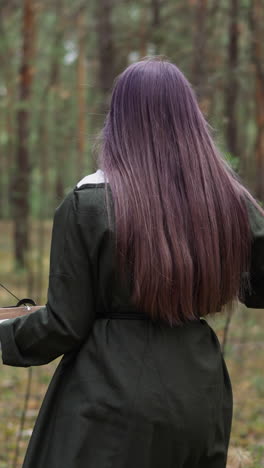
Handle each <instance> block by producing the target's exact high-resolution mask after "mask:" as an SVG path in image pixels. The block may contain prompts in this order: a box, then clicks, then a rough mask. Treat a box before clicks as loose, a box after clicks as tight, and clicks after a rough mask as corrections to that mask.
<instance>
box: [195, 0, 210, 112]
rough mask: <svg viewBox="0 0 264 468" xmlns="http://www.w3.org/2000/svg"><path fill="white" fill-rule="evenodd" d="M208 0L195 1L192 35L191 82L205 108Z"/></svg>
mask: <svg viewBox="0 0 264 468" xmlns="http://www.w3.org/2000/svg"><path fill="white" fill-rule="evenodd" d="M207 2H208V0H196V1H195V6H194V7H195V12H194V13H195V20H194V21H195V25H194V35H193V51H194V53H193V64H192V83H193V85H194V87H195V90H196V92H197V97H198V99H199V103H200V106H201V108H202V110H205V109H206V108H207V106H208V104H207V99H206V86H205V84H206V81H207V80H206V69H205V66H206V62H207V60H206V57H207V9H208V5H207Z"/></svg>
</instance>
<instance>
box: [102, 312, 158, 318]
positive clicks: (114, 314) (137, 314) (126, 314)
mask: <svg viewBox="0 0 264 468" xmlns="http://www.w3.org/2000/svg"><path fill="white" fill-rule="evenodd" d="M96 318H97V319H131V320H151V318H150V317H149V316H147V315H146V314H144V313H143V312H126V311H124V312H108V313H105V314H98V315H97V317H96Z"/></svg>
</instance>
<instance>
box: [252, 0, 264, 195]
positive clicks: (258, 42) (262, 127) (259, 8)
mask: <svg viewBox="0 0 264 468" xmlns="http://www.w3.org/2000/svg"><path fill="white" fill-rule="evenodd" d="M263 20H264V12H263V2H262V0H252V3H251V11H250V24H251V34H252V36H251V37H252V61H253V63H254V66H255V113H256V127H257V136H256V143H255V152H256V195H257V197H258V198H259V199H260V200H263V201H264V47H263V42H264V28H263Z"/></svg>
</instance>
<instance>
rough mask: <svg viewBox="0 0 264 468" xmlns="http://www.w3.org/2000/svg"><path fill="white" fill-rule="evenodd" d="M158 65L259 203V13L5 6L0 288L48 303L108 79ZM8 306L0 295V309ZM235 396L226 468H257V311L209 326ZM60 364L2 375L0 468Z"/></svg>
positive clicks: (19, 445) (150, 6)
mask: <svg viewBox="0 0 264 468" xmlns="http://www.w3.org/2000/svg"><path fill="white" fill-rule="evenodd" d="M153 55H162V56H164V57H167V58H168V59H169V60H170V61H172V62H173V63H175V64H176V65H178V66H179V68H180V69H181V70H182V71H183V72H184V73H185V75H186V76H187V78H188V79H189V80H190V82H191V83H192V85H193V88H194V90H195V92H196V94H197V97H198V99H199V103H200V106H201V109H202V111H203V112H204V114H205V116H206V118H207V120H208V121H209V123H210V125H211V126H212V127H213V132H214V137H215V141H216V143H217V144H218V146H219V147H220V148H221V150H222V152H223V155H224V156H225V157H226V158H227V159H228V161H229V162H230V164H231V165H232V166H233V167H234V168H235V170H236V171H237V172H238V174H239V176H240V177H241V179H242V180H243V182H244V183H245V184H246V186H247V187H248V188H249V189H250V191H251V192H252V193H253V194H254V195H255V196H256V197H257V198H258V200H259V202H260V203H261V202H264V0H122V1H121V0H86V1H84V0H74V1H72V0H45V2H43V1H40V0H0V60H1V67H0V256H1V261H0V281H1V283H4V285H5V286H6V287H8V288H9V289H10V290H12V292H14V294H15V295H16V296H18V297H19V298H22V297H32V298H33V299H34V300H35V301H36V302H37V303H38V304H41V303H45V301H46V294H47V281H48V269H49V252H50V239H51V228H52V218H53V215H54V211H55V208H56V207H57V206H58V204H59V203H60V201H61V200H62V199H63V198H64V196H65V195H66V193H67V192H68V191H69V190H70V189H71V188H73V187H74V186H75V184H76V183H77V182H78V181H79V180H80V179H81V178H82V177H83V176H84V175H86V174H89V173H92V172H94V171H95V170H96V168H97V167H96V138H97V135H98V132H99V131H100V129H101V127H102V125H103V122H104V118H105V115H106V112H107V109H108V105H109V99H110V95H111V89H112V86H113V81H114V78H115V77H116V76H117V75H118V74H119V73H120V72H121V71H122V70H123V69H124V68H126V66H127V65H128V64H130V63H132V62H134V61H137V60H140V59H141V58H143V57H146V56H153ZM15 303H16V299H12V297H11V296H10V295H9V294H8V293H7V291H5V290H4V289H1V290H0V305H1V306H6V305H11V304H15ZM229 319H231V320H230V324H229V328H228V340H227V342H226V344H225V349H224V351H225V356H226V362H227V365H228V369H229V372H230V376H231V379H232V383H233V391H234V419H233V427H232V434H231V443H230V449H229V458H228V467H229V468H244V467H251V468H260V467H263V466H264V448H263V447H264V375H263V348H264V346H263V337H264V311H262V310H249V309H246V308H245V307H244V306H242V305H241V306H240V307H238V308H237V310H236V311H235V313H234V314H233V316H232V317H231V316H228V313H227V314H223V315H221V316H220V317H216V318H211V319H210V323H211V324H212V326H213V328H214V329H215V331H216V333H217V335H218V337H219V340H220V341H221V343H222V342H223V339H224V337H225V338H226V332H225V330H226V325H227V324H228V322H229ZM57 364H58V361H54V362H52V363H50V364H49V365H47V366H43V367H36V368H34V369H32V368H30V369H17V368H11V367H10V368H9V367H6V366H2V365H1V367H0V468H11V467H13V468H15V467H16V468H18V467H21V464H22V460H23V455H24V453H25V449H26V446H27V443H28V440H29V437H30V434H31V432H32V427H33V425H34V421H35V418H36V416H37V413H38V410H39V406H40V404H41V401H42V399H43V396H44V393H45V391H46V389H47V386H48V383H49V381H50V378H51V376H52V374H53V372H54V370H55V367H56V365H57Z"/></svg>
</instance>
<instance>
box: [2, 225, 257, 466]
mask: <svg viewBox="0 0 264 468" xmlns="http://www.w3.org/2000/svg"><path fill="white" fill-rule="evenodd" d="M31 226H32V229H31V245H32V248H31V254H30V259H29V266H30V268H29V271H27V272H17V271H15V272H14V266H13V252H12V223H10V222H0V252H1V263H0V282H2V283H4V284H5V285H6V286H7V287H8V288H9V289H11V290H12V291H13V292H14V293H15V294H16V295H17V296H18V297H20V298H21V297H28V295H29V296H30V297H32V298H33V299H35V300H36V302H37V303H38V304H45V303H46V292H47V282H48V268H49V251H50V236H51V222H50V221H45V222H43V221H41V222H36V221H34V222H32V223H31ZM41 233H42V234H43V235H41ZM43 241H44V257H43V261H41V258H40V256H39V252H40V251H41V242H43ZM40 272H41V274H40ZM40 283H43V284H42V285H41V286H40ZM28 285H30V287H29V286H28ZM15 303H16V300H15V299H14V300H12V297H11V296H9V295H8V294H7V293H6V292H5V291H4V290H1V289H0V304H1V306H5V305H11V304H15ZM207 320H208V322H209V323H210V325H211V326H212V328H213V329H214V330H215V332H216V334H217V336H218V338H219V341H220V343H221V342H222V338H223V330H224V325H225V320H226V315H225V314H217V315H216V316H215V317H211V318H209V319H207ZM225 360H226V364H227V368H228V371H229V374H230V378H231V381H232V387H233V396H234V413H233V424H232V433H231V441H230V447H229V457H228V465H227V468H263V466H264V372H263V368H264V366H263V362H264V310H253V309H247V308H246V307H244V306H242V305H241V306H239V307H238V308H237V310H236V311H235V313H234V315H233V317H232V320H231V325H230V330H229V335H228V343H227V347H226V358H225ZM59 361H60V358H59V359H57V360H55V361H53V362H52V363H50V364H48V365H45V366H41V367H34V368H31V371H30V370H29V369H25V368H15V367H8V366H3V365H2V364H0V468H20V467H21V466H22V460H23V457H24V454H25V450H26V447H27V444H28V441H29V438H30V435H31V432H32V428H33V425H34V421H35V419H36V416H37V414H38V411H39V408H40V405H41V402H42V399H43V397H44V394H45V392H46V390H47V387H48V384H49V382H50V379H51V377H52V375H53V373H54V371H55V368H56V366H57V365H58V362H59ZM29 372H32V375H31V379H32V380H31V388H30V395H29V400H28V405H27V410H26V414H25V423H24V427H23V430H22V431H21V430H20V425H21V416H22V413H23V407H24V401H25V392H26V387H27V382H28V378H29ZM18 439H19V440H18Z"/></svg>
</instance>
